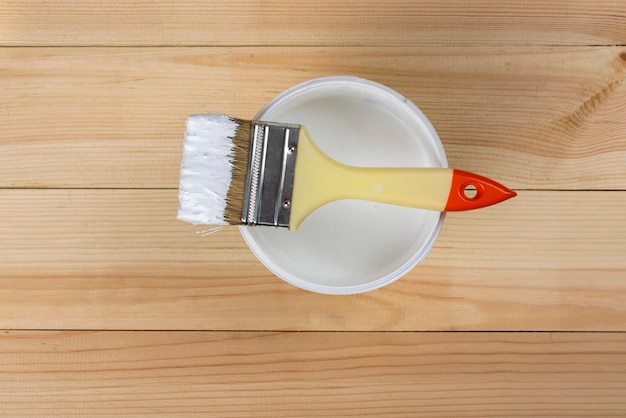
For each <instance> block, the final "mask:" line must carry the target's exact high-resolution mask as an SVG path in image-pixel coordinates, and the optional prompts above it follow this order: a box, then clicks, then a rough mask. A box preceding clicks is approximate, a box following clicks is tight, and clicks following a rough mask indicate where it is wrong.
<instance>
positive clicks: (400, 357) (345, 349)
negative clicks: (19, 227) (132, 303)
mask: <svg viewBox="0 0 626 418" xmlns="http://www.w3.org/2000/svg"><path fill="white" fill-rule="evenodd" d="M0 360H1V361H0V372H1V373H0V376H1V378H0V396H1V397H2V402H1V403H0V413H1V414H2V416H18V415H19V416H64V417H66V416H130V415H133V416H162V415H163V416H173V415H176V416H220V417H247V416H251V417H259V416H272V417H303V416H320V417H321V416H333V417H335V416H354V417H363V416H377V417H379V416H394V417H395V416H398V417H404V416H406V417H414V416H424V417H431V416H455V417H481V418H482V417H491V416H494V417H495V416H498V417H501V416H507V417H542V416H550V417H555V416H563V417H576V416H603V417H611V416H622V415H623V411H624V409H625V408H626V335H625V334H577V333H574V334H570V333H547V334H544V333H539V334H537V333H530V334H528V333H522V334H520V333H501V334H493V333H486V334H483V333H426V334H421V333H276V334H272V333H249V332H244V333H237V332H228V333H219V332H217V333H216V332H208V333H207V332H8V331H6V332H4V333H3V334H2V335H1V336H0Z"/></svg>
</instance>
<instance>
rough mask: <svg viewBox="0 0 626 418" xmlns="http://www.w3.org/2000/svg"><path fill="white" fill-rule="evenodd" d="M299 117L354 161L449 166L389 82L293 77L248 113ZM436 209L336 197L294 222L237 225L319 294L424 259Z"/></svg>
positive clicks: (380, 280)
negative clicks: (289, 225)
mask: <svg viewBox="0 0 626 418" xmlns="http://www.w3.org/2000/svg"><path fill="white" fill-rule="evenodd" d="M255 118H256V119H262V120H273V121H278V122H292V123H300V124H303V125H306V126H307V128H308V130H309V132H310V133H311V136H312V138H313V140H314V141H315V142H316V144H317V145H318V146H319V147H320V148H321V149H322V150H323V151H324V152H326V153H327V154H328V155H330V156H331V157H333V158H335V159H337V160H339V161H341V162H343V163H346V164H351V165H357V166H389V167H399V166H405V167H446V166H447V161H446V156H445V153H444V151H443V147H442V145H441V141H440V140H439V137H438V136H437V133H436V132H435V130H434V129H433V127H432V126H431V124H430V122H429V121H428V119H427V118H426V116H424V114H423V113H422V112H421V111H420V110H419V109H418V108H417V107H416V106H415V105H414V104H413V103H411V102H410V101H409V100H407V99H405V98H404V97H402V96H401V95H400V94H398V93H396V92H395V91H393V90H391V89H389V88H387V87H384V86H381V85H380V84H377V83H373V82H371V81H368V80H363V79H359V78H354V77H327V78H322V79H316V80H312V81H309V82H306V83H303V84H300V85H297V86H295V87H293V88H291V89H289V90H287V91H285V92H284V93H282V94H280V95H279V96H277V97H276V98H275V99H273V100H272V101H271V102H270V103H269V104H268V105H266V106H265V107H264V108H263V109H262V110H261V111H260V112H259V113H258V114H257V115H256V117H255ZM443 219H444V214H443V213H441V212H435V211H427V210H421V209H412V208H405V207H400V206H391V205H383V204H378V203H373V202H365V201H357V200H342V201H337V202H332V203H330V204H327V205H324V206H322V207H321V208H320V209H318V210H316V211H314V212H313V213H312V214H311V215H309V216H308V217H307V218H306V219H305V220H304V222H303V223H302V225H301V226H300V227H299V228H298V230H297V231H288V230H285V229H281V228H265V227H256V228H250V227H240V231H241V234H242V235H243V237H244V239H245V240H246V243H247V244H248V246H249V247H250V249H251V250H252V251H253V252H254V254H255V255H256V256H257V257H258V258H259V260H261V261H262V262H263V264H265V265H266V266H267V267H268V268H269V269H270V270H271V271H272V272H273V273H274V274H276V275H277V276H278V277H280V278H282V279H283V280H285V281H287V282H289V283H291V284H293V285H295V286H298V287H301V288H304V289H307V290H311V291H314V292H319V293H327V294H343V295H345V294H354V293H362V292H366V291H369V290H373V289H376V288H379V287H381V286H385V285H387V284H389V283H391V282H393V281H395V280H397V279H399V278H400V277H402V276H403V275H404V274H406V273H408V272H409V271H410V270H411V269H412V268H413V267H415V265H416V264H417V263H419V262H421V261H422V260H424V259H425V258H426V256H427V255H428V253H429V252H430V250H431V249H432V247H433V244H434V242H435V239H436V237H437V235H438V234H439V231H440V229H441V226H442V223H443Z"/></svg>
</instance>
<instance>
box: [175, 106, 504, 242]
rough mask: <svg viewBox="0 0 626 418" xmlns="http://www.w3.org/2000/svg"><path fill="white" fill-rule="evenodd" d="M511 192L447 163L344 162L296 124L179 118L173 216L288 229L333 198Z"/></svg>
mask: <svg viewBox="0 0 626 418" xmlns="http://www.w3.org/2000/svg"><path fill="white" fill-rule="evenodd" d="M515 195H516V193H515V192H514V191H512V190H510V189H508V188H507V187H505V186H503V185H502V184H500V183H497V182H495V181H493V180H491V179H488V178H486V177H483V176H480V175H478V174H473V173H469V172H466V171H461V170H457V169H452V168H429V167H426V168H417V167H406V168H403V167H392V168H378V167H376V168H366V167H355V166H349V165H345V164H342V163H340V162H338V161H336V160H334V159H332V158H331V157H329V156H328V155H326V154H325V153H324V152H323V151H322V150H321V149H320V148H319V147H318V146H317V145H316V144H315V142H314V141H313V139H312V138H311V136H310V135H309V133H308V131H307V129H306V127H305V126H303V125H295V124H286V123H274V122H265V121H248V120H243V119H237V118H234V117H232V116H228V115H222V114H216V113H210V114H201V115H192V116H190V117H189V118H188V119H187V130H186V133H185V142H184V146H183V160H182V164H181V174H180V190H179V200H180V206H179V208H178V219H180V220H183V221H187V222H191V223H193V224H205V225H229V224H230V225H266V226H274V227H287V228H289V229H290V230H296V229H297V228H298V227H299V226H300V224H301V223H302V221H304V219H305V218H306V217H307V216H308V215H309V214H311V213H312V212H313V211H314V210H316V209H317V208H319V207H320V206H322V205H324V204H326V203H329V202H332V201H335V200H341V199H360V200H368V201H373V202H380V203H388V204H394V205H400V206H408V207H414V208H421V209H430V210H437V211H464V210H470V209H478V208H482V207H485V206H489V205H493V204H496V203H499V202H502V201H504V200H507V199H510V198H511V197H514V196H515Z"/></svg>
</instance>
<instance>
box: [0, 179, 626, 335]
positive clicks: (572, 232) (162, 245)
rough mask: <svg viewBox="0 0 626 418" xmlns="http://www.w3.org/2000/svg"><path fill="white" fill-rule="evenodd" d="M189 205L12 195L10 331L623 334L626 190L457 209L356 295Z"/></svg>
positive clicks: (2, 319)
mask: <svg viewBox="0 0 626 418" xmlns="http://www.w3.org/2000/svg"><path fill="white" fill-rule="evenodd" d="M176 199H177V196H176V191H173V190H37V189H34V190H0V231H1V233H2V240H0V265H2V270H1V271H0V288H2V289H3V292H2V293H1V294H0V328H3V329H48V328H53V329H59V328H60V329H163V330H168V329H200V330H234V329H243V330H338V331H349V330H402V331H416V330H417V331H419V330H441V331H446V330H490V331H517V330H570V331H575V330H577V331H586V330H596V331H609V330H612V331H626V282H624V280H623V279H624V271H626V259H625V258H624V257H623V255H624V254H626V223H625V222H624V216H623V214H624V207H626V196H625V195H624V193H621V192H599V191H597V192H591V191H589V192H580V191H571V192H552V191H543V192H540V191H538V192H520V195H519V196H518V198H516V199H515V200H512V201H510V202H507V203H505V204H502V205H498V206H496V207H492V208H487V209H484V210H481V211H475V212H467V213H461V214H449V216H448V218H447V219H446V222H445V225H444V229H443V232H442V235H441V236H440V237H439V239H438V241H437V243H436V245H435V249H434V251H433V252H432V253H431V255H430V256H429V258H428V259H427V260H426V262H425V263H424V264H422V265H420V266H418V267H417V268H415V269H414V270H413V271H412V272H410V273H409V274H408V275H407V276H405V277H404V278H402V279H401V280H399V281H398V282H396V283H395V284H393V285H391V286H388V287H387V288H384V289H382V290H378V291H376V292H372V293H368V294H365V295H360V296H351V297H332V296H323V295H316V294H312V293H309V292H305V291H301V290H299V289H296V288H294V287H292V286H291V285H288V284H286V283H283V282H282V281H281V280H279V279H278V278H276V277H274V276H273V275H272V274H271V273H270V272H269V271H267V270H266V269H265V268H264V267H263V266H262V265H261V264H260V263H259V262H258V261H257V260H256V259H255V258H254V256H253V255H252V254H251V252H250V251H249V250H248V248H247V247H246V245H245V243H244V242H243V240H242V238H241V237H240V235H239V232H238V231H237V230H236V229H225V230H223V231H220V232H218V233H216V234H213V235H210V236H207V237H203V236H200V235H198V234H196V233H195V232H196V231H198V230H201V229H202V228H200V229H198V228H195V227H192V226H190V225H188V224H186V223H184V222H180V221H177V220H176V219H175V215H176ZM598 208H602V210H599V209H598ZM205 228H206V227H205ZM233 266H236V268H233Z"/></svg>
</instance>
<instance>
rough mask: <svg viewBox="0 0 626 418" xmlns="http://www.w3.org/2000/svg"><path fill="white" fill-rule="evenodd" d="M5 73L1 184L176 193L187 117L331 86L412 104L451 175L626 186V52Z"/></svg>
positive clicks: (113, 53)
mask: <svg viewBox="0 0 626 418" xmlns="http://www.w3.org/2000/svg"><path fill="white" fill-rule="evenodd" d="M625 27H626V26H625ZM0 68H1V69H2V73H3V76H2V77H0V91H2V94H0V187H140V188H144V187H145V188H162V187H165V188H175V187H177V184H178V170H179V165H180V155H181V152H182V151H181V149H182V136H183V132H184V120H185V118H186V116H187V115H189V114H192V113H198V112H204V111H222V112H225V113H230V114H235V115H238V116H240V117H244V118H251V117H253V116H254V114H255V113H256V111H257V110H258V109H260V108H261V107H262V106H263V105H264V104H265V103H266V102H267V101H269V100H270V99H271V98H272V97H273V96H275V95H276V94H278V93H279V92H280V91H282V90H284V89H286V88H288V87H290V86H292V85H294V84H297V83H299V82H302V81H305V80H308V79H311V78H315V77H320V76H325V75H336V74H352V75H356V76H361V77H365V78H370V79H373V80H376V81H378V82H381V83H383V84H386V85H388V86H390V87H392V88H394V89H396V90H397V91H399V92H401V93H402V94H404V95H405V96H406V97H408V98H409V99H411V100H412V101H413V102H414V103H416V104H417V105H418V106H419V107H420V108H421V109H422V110H423V111H424V112H425V113H426V115H427V116H428V117H429V118H430V119H431V121H432V122H433V124H434V126H435V128H436V129H437V131H438V132H439V135H440V137H441V138H442V141H443V143H444V147H445V148H446V151H447V153H448V157H449V161H450V164H451V165H454V166H457V167H462V168H465V169H468V170H472V171H476V172H479V173H483V174H485V175H487V176H489V177H492V178H495V179H498V180H500V181H502V182H503V183H505V184H507V185H509V186H511V187H513V188H525V189H620V190H623V189H624V185H625V184H626V117H625V116H626V114H625V109H626V83H624V76H625V74H626V71H625V68H626V50H625V49H624V48H620V47H606V48H550V47H547V48H527V47H517V48H510V47H507V48H503V47H493V48H487V47H477V48H458V47H446V48H444V47H436V48H433V47H410V48H409V47H398V48H387V47H385V48H376V47H350V48H296V47H285V48H236V49H232V48H4V49H0Z"/></svg>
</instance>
